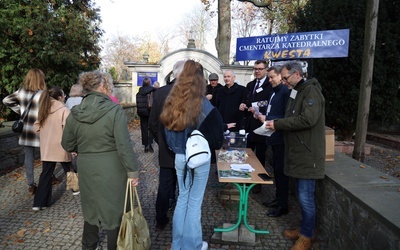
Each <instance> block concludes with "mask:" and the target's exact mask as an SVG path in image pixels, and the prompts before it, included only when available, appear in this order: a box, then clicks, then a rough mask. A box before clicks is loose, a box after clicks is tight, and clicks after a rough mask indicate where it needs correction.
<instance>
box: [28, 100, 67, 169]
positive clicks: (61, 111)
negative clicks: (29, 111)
mask: <svg viewBox="0 0 400 250" xmlns="http://www.w3.org/2000/svg"><path fill="white" fill-rule="evenodd" d="M69 113H70V111H69V109H68V108H67V107H66V106H65V105H64V103H62V102H60V101H57V100H54V99H52V100H51V110H50V114H49V116H48V117H47V119H46V121H45V122H44V124H43V126H41V127H39V124H38V123H37V122H35V124H34V127H35V131H36V132H37V133H39V136H40V157H41V160H42V161H52V162H70V161H71V154H70V153H68V152H67V151H65V150H64V149H63V148H62V146H61V138H62V134H63V130H64V126H65V121H66V120H67V117H68V115H69Z"/></svg>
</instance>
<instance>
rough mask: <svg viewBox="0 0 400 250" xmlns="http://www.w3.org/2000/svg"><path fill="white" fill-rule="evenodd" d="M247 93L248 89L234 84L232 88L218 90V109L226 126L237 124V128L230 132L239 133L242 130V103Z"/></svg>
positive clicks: (225, 87)
mask: <svg viewBox="0 0 400 250" xmlns="http://www.w3.org/2000/svg"><path fill="white" fill-rule="evenodd" d="M245 92H246V88H245V87H243V86H241V85H239V84H237V83H234V84H233V86H232V87H230V88H228V87H227V86H224V87H222V88H220V89H219V90H218V94H217V100H216V106H215V107H216V108H217V109H218V110H219V112H220V113H221V116H222V120H223V122H224V124H228V123H232V122H235V123H236V127H235V128H232V129H230V130H232V131H239V130H240V129H241V128H242V120H243V111H240V110H239V106H240V103H241V102H242V99H243V96H244V94H245Z"/></svg>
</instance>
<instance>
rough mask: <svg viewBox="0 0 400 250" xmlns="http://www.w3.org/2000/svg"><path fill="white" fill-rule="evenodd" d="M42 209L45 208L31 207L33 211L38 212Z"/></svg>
mask: <svg viewBox="0 0 400 250" xmlns="http://www.w3.org/2000/svg"><path fill="white" fill-rule="evenodd" d="M43 209H46V207H32V210H33V211H40V210H43Z"/></svg>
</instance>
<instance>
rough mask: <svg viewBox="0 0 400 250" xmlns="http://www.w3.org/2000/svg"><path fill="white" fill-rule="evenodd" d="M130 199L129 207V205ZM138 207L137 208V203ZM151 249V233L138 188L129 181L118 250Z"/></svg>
mask: <svg viewBox="0 0 400 250" xmlns="http://www.w3.org/2000/svg"><path fill="white" fill-rule="evenodd" d="M128 197H129V205H128ZM134 202H137V207H136V208H135V203H134ZM127 208H128V212H126V211H127ZM150 247H151V240H150V232H149V226H148V225H147V221H146V219H145V218H144V216H143V213H142V206H141V205H140V201H139V196H138V193H137V189H136V187H132V184H131V181H130V180H129V179H128V181H127V183H126V194H125V205H124V214H123V216H122V221H121V227H120V229H119V234H118V241H117V249H119V250H122V249H124V250H125V249H132V250H149V249H150Z"/></svg>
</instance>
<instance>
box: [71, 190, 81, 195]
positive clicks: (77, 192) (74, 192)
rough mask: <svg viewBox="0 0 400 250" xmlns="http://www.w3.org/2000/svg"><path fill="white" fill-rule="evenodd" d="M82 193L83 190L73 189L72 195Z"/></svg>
mask: <svg viewBox="0 0 400 250" xmlns="http://www.w3.org/2000/svg"><path fill="white" fill-rule="evenodd" d="M80 193H81V191H79V190H78V191H74V190H72V195H79V194H80Z"/></svg>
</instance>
